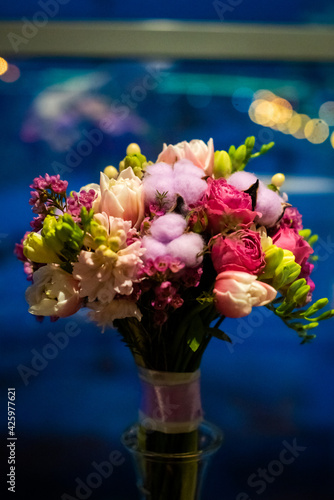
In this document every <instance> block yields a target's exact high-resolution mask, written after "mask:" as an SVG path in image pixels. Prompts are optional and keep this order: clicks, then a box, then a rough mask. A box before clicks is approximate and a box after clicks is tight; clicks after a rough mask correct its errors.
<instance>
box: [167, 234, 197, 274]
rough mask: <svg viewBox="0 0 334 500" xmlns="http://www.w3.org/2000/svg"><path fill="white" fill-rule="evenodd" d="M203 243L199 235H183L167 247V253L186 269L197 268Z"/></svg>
mask: <svg viewBox="0 0 334 500" xmlns="http://www.w3.org/2000/svg"><path fill="white" fill-rule="evenodd" d="M203 248H204V241H203V239H202V237H201V236H200V235H199V234H196V233H185V234H182V236H180V237H179V238H176V239H175V240H173V241H171V242H170V243H168V245H167V253H168V255H171V256H172V257H174V258H176V259H180V260H181V261H182V262H184V264H185V266H187V267H195V266H198V265H199V264H200V263H201V262H202V260H203V256H202V255H200V253H201V252H202V251H203Z"/></svg>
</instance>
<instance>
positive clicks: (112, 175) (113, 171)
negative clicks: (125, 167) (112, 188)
mask: <svg viewBox="0 0 334 500" xmlns="http://www.w3.org/2000/svg"><path fill="white" fill-rule="evenodd" d="M103 172H104V173H105V174H106V176H107V177H109V179H116V178H117V176H118V170H117V168H115V167H113V166H112V165H108V166H107V167H106V168H105V169H104V170H103Z"/></svg>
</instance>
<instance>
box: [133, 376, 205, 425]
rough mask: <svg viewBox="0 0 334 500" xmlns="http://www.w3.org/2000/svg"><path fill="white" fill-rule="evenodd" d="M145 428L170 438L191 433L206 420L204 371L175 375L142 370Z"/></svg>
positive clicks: (142, 404)
mask: <svg viewBox="0 0 334 500" xmlns="http://www.w3.org/2000/svg"><path fill="white" fill-rule="evenodd" d="M139 377H140V381H141V384H142V398H141V404H140V410H139V419H140V422H141V424H142V425H144V426H145V427H147V428H150V429H152V430H156V431H160V432H164V433H167V434H178V433H183V432H191V431H193V430H195V429H197V427H198V425H199V423H200V422H201V421H202V420H203V410H202V404H201V395H200V370H197V371H195V372H191V373H174V372H161V371H155V370H148V369H146V368H142V367H139Z"/></svg>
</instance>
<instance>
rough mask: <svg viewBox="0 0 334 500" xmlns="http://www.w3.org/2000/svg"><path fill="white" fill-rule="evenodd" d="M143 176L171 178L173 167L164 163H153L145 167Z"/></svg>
mask: <svg viewBox="0 0 334 500" xmlns="http://www.w3.org/2000/svg"><path fill="white" fill-rule="evenodd" d="M145 174H150V175H158V176H160V175H163V176H171V175H173V167H172V166H171V165H168V163H164V162H160V163H154V164H153V165H148V166H147V167H146V169H145Z"/></svg>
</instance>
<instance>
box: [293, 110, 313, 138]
mask: <svg viewBox="0 0 334 500" xmlns="http://www.w3.org/2000/svg"><path fill="white" fill-rule="evenodd" d="M297 115H298V117H299V120H298V124H299V127H298V128H297V130H296V131H294V132H291V134H292V135H293V137H295V138H296V139H305V126H306V124H307V123H308V122H309V121H310V120H311V118H310V117H309V116H308V115H305V114H303V113H297ZM292 119H293V117H292ZM295 120H296V121H297V118H295Z"/></svg>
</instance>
